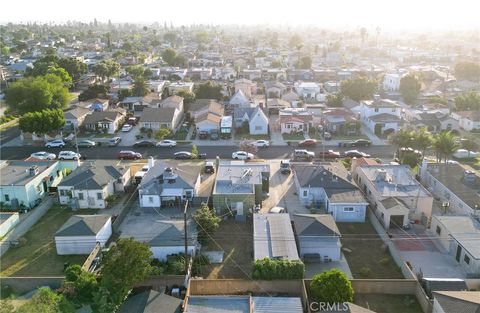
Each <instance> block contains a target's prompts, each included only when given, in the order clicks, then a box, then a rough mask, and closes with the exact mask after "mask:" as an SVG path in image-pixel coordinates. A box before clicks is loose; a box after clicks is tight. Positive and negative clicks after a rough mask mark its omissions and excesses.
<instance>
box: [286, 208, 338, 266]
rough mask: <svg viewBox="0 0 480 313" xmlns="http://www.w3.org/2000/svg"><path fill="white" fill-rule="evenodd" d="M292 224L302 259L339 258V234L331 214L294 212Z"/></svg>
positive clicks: (333, 259) (321, 259) (332, 259)
mask: <svg viewBox="0 0 480 313" xmlns="http://www.w3.org/2000/svg"><path fill="white" fill-rule="evenodd" d="M293 225H294V229H295V235H296V236H297V239H298V244H299V247H298V248H299V251H300V257H301V258H302V259H305V258H317V260H318V261H324V262H329V261H338V260H340V259H341V252H340V249H341V248H342V244H341V242H340V237H341V234H340V231H339V230H338V227H337V224H336V223H335V220H334V219H333V217H332V215H330V214H294V215H293Z"/></svg>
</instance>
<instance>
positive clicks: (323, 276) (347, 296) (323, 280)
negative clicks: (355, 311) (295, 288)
mask: <svg viewBox="0 0 480 313" xmlns="http://www.w3.org/2000/svg"><path fill="white" fill-rule="evenodd" d="M310 290H311V291H312V294H313V296H314V297H315V300H317V301H318V302H326V303H329V304H335V303H343V302H352V301H353V288H352V283H351V282H350V280H348V278H347V275H345V273H344V272H341V271H339V270H338V269H332V270H330V271H328V272H323V273H320V274H316V275H314V276H313V278H312V282H311V283H310Z"/></svg>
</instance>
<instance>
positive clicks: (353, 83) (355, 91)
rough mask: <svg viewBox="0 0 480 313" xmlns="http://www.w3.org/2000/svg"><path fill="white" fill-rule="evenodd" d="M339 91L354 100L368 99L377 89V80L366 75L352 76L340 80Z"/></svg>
mask: <svg viewBox="0 0 480 313" xmlns="http://www.w3.org/2000/svg"><path fill="white" fill-rule="evenodd" d="M340 90H341V93H342V94H343V95H344V96H346V97H349V98H350V99H352V100H355V101H361V100H368V99H371V98H372V97H373V94H374V93H375V92H376V90H377V82H376V81H373V80H369V79H367V78H366V77H358V78H352V79H349V80H345V81H343V82H342V84H341V87H340Z"/></svg>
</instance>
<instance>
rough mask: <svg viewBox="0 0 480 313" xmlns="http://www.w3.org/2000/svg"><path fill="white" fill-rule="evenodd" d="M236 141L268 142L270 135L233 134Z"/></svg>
mask: <svg viewBox="0 0 480 313" xmlns="http://www.w3.org/2000/svg"><path fill="white" fill-rule="evenodd" d="M235 139H236V140H261V139H262V140H270V135H268V134H267V135H250V134H235Z"/></svg>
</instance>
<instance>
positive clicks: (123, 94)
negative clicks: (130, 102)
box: [118, 89, 132, 101]
mask: <svg viewBox="0 0 480 313" xmlns="http://www.w3.org/2000/svg"><path fill="white" fill-rule="evenodd" d="M131 96H132V91H131V90H130V89H120V90H119V91H118V100H120V101H122V100H123V99H125V98H126V97H131Z"/></svg>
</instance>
